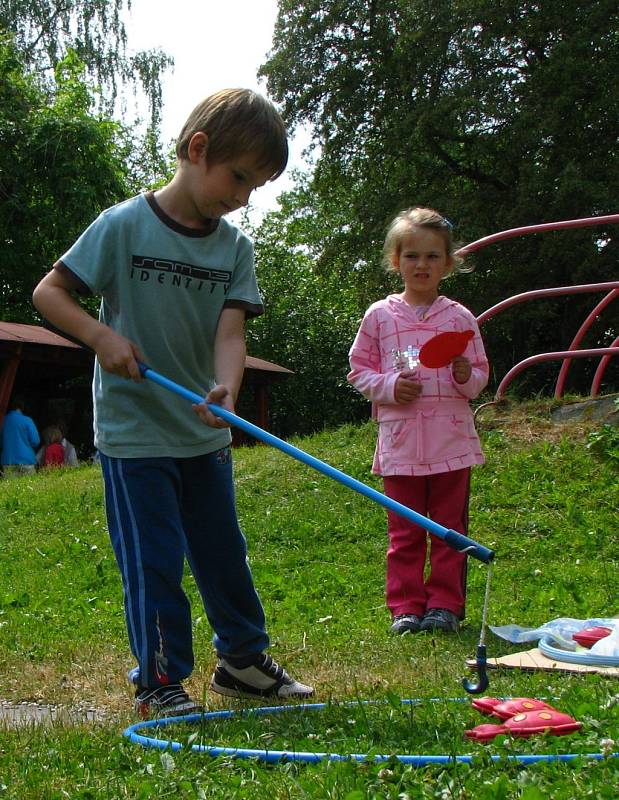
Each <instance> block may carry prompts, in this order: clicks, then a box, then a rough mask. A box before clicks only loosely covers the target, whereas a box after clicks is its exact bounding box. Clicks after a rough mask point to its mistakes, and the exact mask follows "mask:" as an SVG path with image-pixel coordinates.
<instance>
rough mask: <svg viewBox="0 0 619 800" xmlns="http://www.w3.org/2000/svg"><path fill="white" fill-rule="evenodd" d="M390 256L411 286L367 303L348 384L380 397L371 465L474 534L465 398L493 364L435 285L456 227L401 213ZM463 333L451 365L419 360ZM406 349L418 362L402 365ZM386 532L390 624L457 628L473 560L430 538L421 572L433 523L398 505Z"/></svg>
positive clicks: (451, 261)
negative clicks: (465, 339)
mask: <svg viewBox="0 0 619 800" xmlns="http://www.w3.org/2000/svg"><path fill="white" fill-rule="evenodd" d="M383 261H384V265H385V267H386V268H387V269H390V270H394V271H395V272H399V273H400V275H401V277H402V281H403V283H404V291H403V292H402V293H401V294H391V295H389V296H388V297H386V298H385V299H384V300H379V301H378V302H377V303H374V304H373V305H371V306H370V308H369V309H368V310H367V312H366V314H365V316H364V318H363V321H362V323H361V327H360V328H359V331H358V333H357V336H356V338H355V341H354V343H353V346H352V348H351V350H350V354H349V356H350V367H351V371H350V373H349V374H348V380H349V381H350V382H351V383H352V385H353V386H354V387H355V388H356V389H357V390H358V391H359V392H361V394H363V396H364V397H366V398H367V399H368V400H371V401H372V404H373V411H374V414H375V416H376V417H377V418H378V423H379V429H378V442H377V446H376V452H375V455H374V463H373V466H372V472H374V473H376V474H378V475H382V476H383V481H384V487H385V493H386V494H387V495H388V496H389V497H391V498H393V499H394V500H396V501H398V502H400V503H402V504H403V505H406V506H408V507H409V508H412V509H413V510H415V511H417V512H418V513H420V514H423V515H424V516H427V517H430V518H431V519H433V520H434V521H435V522H437V523H439V524H440V525H444V526H445V527H446V528H450V529H453V530H456V531H458V532H459V533H463V534H465V535H466V534H467V532H468V530H467V529H468V504H469V488H470V471H471V466H472V465H473V464H481V463H483V461H484V457H483V455H482V452H481V446H480V443H479V439H478V437H477V434H476V432H475V426H474V422H473V415H472V413H471V410H470V407H469V400H472V399H473V398H475V397H477V395H478V394H479V393H480V392H481V391H482V389H483V388H484V387H485V386H486V384H487V382H488V362H487V360H486V355H485V352H484V346H483V342H482V339H481V336H480V333H479V328H478V326H477V323H476V321H475V317H474V316H473V315H472V314H471V313H470V311H468V310H467V309H466V308H464V307H463V306H462V305H460V304H459V303H457V302H455V301H454V300H449V299H448V298H447V297H444V296H442V295H439V293H438V287H439V284H440V282H441V280H442V279H443V278H444V277H446V276H447V275H449V274H450V273H451V272H452V270H453V269H454V267H455V266H456V265H457V263H458V259H457V258H456V256H455V255H454V243H453V237H452V231H451V224H450V223H449V222H448V221H447V220H446V219H444V218H443V217H442V216H441V215H440V214H439V213H438V212H436V211H434V210H432V209H427V208H410V209H407V210H406V211H403V212H401V213H400V214H398V216H397V217H396V218H395V219H394V220H393V222H392V223H391V225H390V227H389V229H388V232H387V236H386V239H385V244H384V248H383ZM464 330H472V331H474V334H475V335H474V337H473V338H472V339H471V340H470V341H469V343H468V345H467V348H466V350H465V352H464V354H463V355H461V356H457V357H456V358H454V359H453V360H452V361H451V363H450V364H449V365H448V366H445V367H441V368H439V369H427V368H425V367H423V366H421V365H420V364H419V363H418V362H416V358H417V356H418V353H419V350H420V349H421V347H422V346H423V344H425V342H427V341H428V340H430V339H432V338H433V337H434V336H436V335H437V334H439V333H443V332H445V331H464ZM409 348H410V349H409ZM407 352H408V353H411V354H412V362H411V363H406V360H407V359H406V358H404V363H402V354H406V353H407ZM388 534H389V549H388V552H387V581H386V596H387V606H388V608H389V610H390V611H391V614H392V618H393V620H392V625H391V632H392V633H396V634H404V633H416V632H417V631H419V630H422V631H434V630H442V631H446V632H455V631H458V630H459V620H461V619H463V618H464V607H465V593H466V556H465V555H463V554H461V553H458V552H457V551H456V550H453V549H452V548H451V547H449V546H448V545H447V544H445V542H444V541H442V540H441V539H439V538H437V537H430V540H431V541H430V542H429V548H430V557H429V561H430V564H429V572H428V574H427V577H425V578H424V570H425V562H426V554H427V553H426V551H427V547H428V536H427V534H426V531H425V530H424V529H423V528H420V527H419V526H418V525H415V524H414V523H412V522H410V521H408V520H406V519H404V518H403V517H400V516H399V515H398V514H395V513H394V512H391V511H390V512H388Z"/></svg>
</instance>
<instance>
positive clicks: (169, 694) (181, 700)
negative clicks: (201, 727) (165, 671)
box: [135, 683, 204, 719]
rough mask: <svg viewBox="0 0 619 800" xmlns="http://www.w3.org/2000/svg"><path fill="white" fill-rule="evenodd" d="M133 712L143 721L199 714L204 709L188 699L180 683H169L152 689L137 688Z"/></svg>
mask: <svg viewBox="0 0 619 800" xmlns="http://www.w3.org/2000/svg"><path fill="white" fill-rule="evenodd" d="M135 710H136V712H137V713H138V714H139V715H140V716H141V717H142V718H143V719H151V718H152V717H180V716H184V715H185V714H201V713H202V712H203V711H204V708H203V707H202V706H200V705H198V704H197V703H196V702H194V701H193V700H192V699H191V697H189V695H188V694H187V692H186V691H185V690H184V689H183V687H182V685H181V684H180V683H170V684H168V685H167V686H156V687H155V688H154V689H142V688H140V687H138V688H137V689H136V692H135Z"/></svg>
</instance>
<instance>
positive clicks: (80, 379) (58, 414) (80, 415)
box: [0, 321, 293, 456]
mask: <svg viewBox="0 0 619 800" xmlns="http://www.w3.org/2000/svg"><path fill="white" fill-rule="evenodd" d="M92 368H93V355H92V353H89V352H88V351H86V350H83V349H82V348H81V347H79V346H78V345H76V344H74V343H73V342H70V341H68V340H67V339H65V338H63V337H62V336H58V335H57V334H55V333H52V332H51V331H49V330H47V329H46V328H42V327H40V326H37V325H23V324H21V323H15V322H2V321H0V426H1V425H2V421H3V420H4V416H5V414H6V411H7V407H8V405H9V401H10V399H11V397H12V396H13V395H14V394H17V395H20V396H22V397H24V398H26V400H27V405H28V413H29V415H30V416H32V417H33V418H34V420H35V422H36V423H37V425H38V426H39V428H40V427H41V426H43V425H47V424H49V423H50V422H52V421H54V420H57V419H64V421H65V422H66V424H67V426H68V431H69V432H68V437H69V438H70V439H71V440H72V441H74V443H75V444H76V446H77V447H78V452H81V454H82V456H84V454H85V452H86V451H87V450H88V448H90V449H91V450H92V400H91V388H90V387H91V380H92ZM292 374H293V373H292V370H289V369H286V368H285V367H280V366H279V365H278V364H272V363H271V362H270V361H264V360H262V359H260V358H252V357H251V356H247V358H246V361H245V375H244V378H243V385H242V387H241V397H242V398H243V400H244V405H245V407H248V405H251V406H252V407H253V409H254V414H253V415H252V416H253V419H251V421H252V422H255V424H256V425H259V426H260V427H261V428H267V429H268V412H269V409H268V388H269V386H270V385H271V384H272V383H273V382H274V381H277V380H281V379H283V378H286V377H288V376H290V375H292ZM248 393H251V394H252V395H253V398H252V400H251V401H250V400H248V397H247V394H248ZM238 433H239V432H235V436H234V440H235V444H240V443H242V442H243V441H245V440H244V437H243V436H240V435H238Z"/></svg>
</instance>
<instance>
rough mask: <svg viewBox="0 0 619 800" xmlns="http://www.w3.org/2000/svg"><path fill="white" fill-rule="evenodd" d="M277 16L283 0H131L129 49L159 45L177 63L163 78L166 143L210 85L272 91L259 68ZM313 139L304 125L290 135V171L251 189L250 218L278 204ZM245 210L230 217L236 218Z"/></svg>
mask: <svg viewBox="0 0 619 800" xmlns="http://www.w3.org/2000/svg"><path fill="white" fill-rule="evenodd" d="M276 17H277V0H131V12H130V14H129V15H128V16H127V17H126V18H125V27H126V30H127V48H128V50H129V52H134V51H138V50H150V49H152V48H159V49H161V50H163V51H164V52H165V53H167V54H168V55H170V56H172V58H173V59H174V62H175V65H174V68H173V69H170V70H168V71H167V72H166V75H165V78H164V81H163V110H162V136H163V141H164V142H165V143H167V142H169V141H170V140H172V139H176V137H177V136H178V134H179V132H180V130H181V127H182V125H183V123H184V122H185V119H186V118H187V117H188V116H189V114H190V112H191V111H192V109H193V108H194V107H195V106H196V105H197V104H198V103H199V102H200V101H201V100H202V99H203V98H204V97H206V95H208V94H210V93H211V92H214V91H217V90H218V89H223V88H226V87H236V86H243V87H247V88H249V89H255V90H257V91H260V92H261V93H262V94H266V86H265V85H264V83H259V82H258V78H257V76H256V73H257V71H258V67H259V66H260V65H261V64H263V63H264V61H265V60H266V56H267V53H268V51H269V50H270V49H271V41H272V35H273V27H274V24H275V19H276ZM308 143H309V136H308V134H307V133H306V132H304V131H300V132H299V133H298V134H296V135H294V136H293V137H292V138H291V141H290V150H291V156H290V159H289V162H288V168H287V170H286V172H285V173H284V175H282V176H281V177H280V178H279V179H278V180H277V181H275V182H274V183H267V184H266V185H265V186H264V187H263V188H261V189H258V190H256V191H255V192H254V193H253V195H252V199H251V201H250V203H251V206H250V211H252V213H251V214H250V216H251V218H252V221H256V220H257V219H259V217H260V216H261V214H263V213H264V212H265V211H268V210H270V209H273V208H276V207H277V201H276V197H277V195H278V194H280V193H281V192H282V191H284V190H286V189H288V188H290V187H291V185H292V184H291V181H290V177H289V174H290V169H291V167H298V168H302V167H303V166H304V161H303V158H302V150H303V148H304V147H306V146H307V144H308ZM240 214H241V212H236V213H235V214H230V215H229V216H230V218H231V219H232V220H233V221H234V220H235V218H236V221H237V222H238V221H239V219H238V218H239V217H240Z"/></svg>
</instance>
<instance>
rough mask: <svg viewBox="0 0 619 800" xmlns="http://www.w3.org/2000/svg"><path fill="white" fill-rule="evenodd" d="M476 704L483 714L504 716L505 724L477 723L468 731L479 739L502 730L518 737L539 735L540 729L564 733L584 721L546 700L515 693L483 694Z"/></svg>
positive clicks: (572, 730) (491, 736) (579, 727)
mask: <svg viewBox="0 0 619 800" xmlns="http://www.w3.org/2000/svg"><path fill="white" fill-rule="evenodd" d="M472 705H473V707H474V708H476V709H477V710H478V711H481V713H482V714H488V715H492V716H496V717H499V718H500V719H502V720H503V724H502V725H492V724H485V725H477V727H475V728H472V729H471V730H468V731H464V733H465V736H467V737H468V738H469V739H475V740H476V741H478V742H488V741H490V740H491V739H494V737H495V736H499V735H500V734H509V735H510V736H518V737H527V736H535V734H539V733H545V734H547V735H548V736H564V735H565V734H568V733H574V732H575V731H578V730H580V729H581V728H582V723H581V722H578V721H577V720H575V719H574V718H573V717H570V715H569V714H564V713H563V712H562V711H557V709H556V708H553V707H552V706H551V705H548V703H545V702H544V701H543V700H535V699H534V698H532V697H514V698H512V699H510V700H500V699H497V698H496V697H480V698H476V699H475V700H473V701H472Z"/></svg>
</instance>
